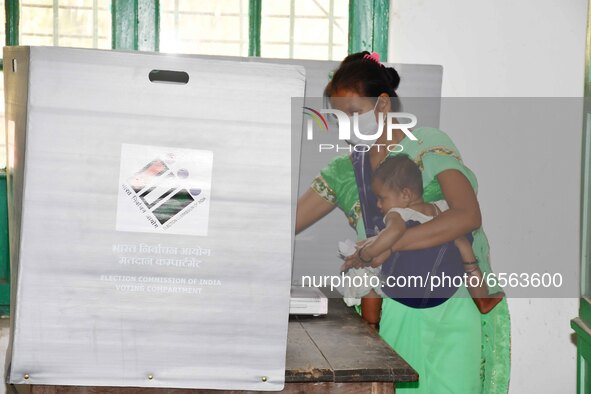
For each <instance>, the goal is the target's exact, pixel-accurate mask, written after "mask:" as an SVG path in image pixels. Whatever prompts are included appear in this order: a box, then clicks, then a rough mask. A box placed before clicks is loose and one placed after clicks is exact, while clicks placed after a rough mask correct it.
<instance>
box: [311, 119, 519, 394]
mask: <svg viewBox="0 0 591 394" xmlns="http://www.w3.org/2000/svg"><path fill="white" fill-rule="evenodd" d="M413 135H414V136H415V137H416V138H417V140H416V141H415V140H411V139H409V138H408V137H406V138H404V139H403V140H402V141H401V142H400V143H399V144H400V145H401V146H402V147H403V150H402V151H401V152H398V153H391V155H396V154H406V155H408V156H409V157H410V158H411V159H413V160H414V161H415V163H417V165H418V166H419V168H420V169H421V171H422V176H423V188H424V192H423V199H424V201H425V202H433V201H437V200H442V199H444V198H445V197H444V196H443V193H442V191H441V186H440V185H439V182H438V180H437V175H438V174H439V173H441V172H443V171H445V170H457V171H459V172H461V173H462V174H463V175H464V176H465V177H466V178H467V179H468V181H469V182H470V184H471V185H472V187H473V188H474V190H475V191H476V192H477V191H478V183H477V180H476V177H475V176H474V173H473V172H472V171H471V170H470V169H469V168H468V167H466V166H465V165H464V164H463V162H462V158H461V156H460V154H459V151H458V149H457V148H456V146H455V145H454V143H453V142H452V141H451V139H450V138H449V136H448V135H447V134H445V133H444V132H442V131H440V130H438V129H434V128H419V129H416V130H414V131H413ZM311 187H312V189H313V190H315V191H316V192H317V193H318V194H319V195H320V196H321V197H323V198H324V199H326V200H327V201H329V202H331V203H332V204H335V205H337V206H338V207H339V208H340V209H341V210H343V212H344V213H345V215H346V216H347V219H348V221H349V224H350V225H351V226H352V227H353V228H354V229H355V230H356V232H357V237H358V239H365V238H366V233H365V226H364V223H363V217H362V213H361V206H360V200H359V190H358V186H357V183H356V180H355V173H354V169H353V165H352V163H351V160H350V158H349V157H348V156H346V155H345V156H339V157H336V158H334V159H332V161H331V162H330V163H329V164H328V165H327V166H326V167H325V168H324V169H323V170H321V171H320V175H318V176H317V177H316V178H315V179H314V181H313V182H312V185H311ZM472 236H473V238H474V240H473V243H472V248H473V250H474V254H475V256H476V258H477V259H478V262H479V265H480V269H481V271H482V272H483V274H484V275H489V274H491V273H492V270H491V267H490V255H489V244H488V240H487V238H486V235H485V233H484V231H483V229H482V227H481V228H479V229H478V230H475V231H473V232H472ZM489 287H490V288H489V292H490V293H491V294H492V293H495V292H498V291H501V290H502V289H501V288H499V287H498V286H497V287H491V286H489ZM380 336H381V337H382V338H383V339H384V340H385V341H386V342H387V343H388V344H389V345H390V346H392V347H393V348H394V349H395V350H396V351H397V352H398V353H399V354H400V355H401V356H402V357H403V358H404V359H405V360H406V361H407V362H408V363H409V364H410V365H411V366H412V367H413V368H414V369H415V370H417V372H418V373H419V382H414V383H408V384H403V383H399V384H397V386H396V390H397V392H400V393H421V394H422V393H483V394H493V393H507V391H508V386H509V374H510V365H511V361H510V359H511V332H510V317H509V310H508V307H507V301H506V299H503V300H502V301H501V302H500V303H499V304H498V305H497V306H496V307H495V308H494V309H493V310H492V311H490V312H489V313H488V314H486V315H482V314H480V313H479V311H478V309H477V308H476V306H475V304H474V302H473V300H472V299H471V298H470V295H469V293H468V290H467V289H466V287H464V286H462V287H460V289H459V290H458V291H457V292H456V294H455V295H454V296H453V297H452V298H450V299H448V300H447V301H446V302H444V303H443V304H441V305H438V306H435V307H432V308H424V309H415V308H411V307H408V306H405V305H403V304H401V303H399V302H397V301H394V300H392V299H389V298H385V299H384V301H383V304H382V317H381V322H380Z"/></svg>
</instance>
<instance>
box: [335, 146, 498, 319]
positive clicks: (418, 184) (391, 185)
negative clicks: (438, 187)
mask: <svg viewBox="0 0 591 394" xmlns="http://www.w3.org/2000/svg"><path fill="white" fill-rule="evenodd" d="M422 182H423V181H422V175H421V171H420V169H419V168H418V166H417V165H416V164H415V163H414V162H413V161H412V160H411V159H410V158H408V156H406V155H403V154H401V155H397V156H393V157H388V158H387V159H386V160H384V162H382V163H381V164H380V166H379V167H378V168H377V169H376V171H375V173H374V175H373V179H372V190H373V192H374V194H375V196H376V198H377V206H378V208H379V209H380V211H381V212H382V213H383V215H384V224H385V228H384V229H383V230H382V231H380V233H379V234H378V235H377V236H375V237H372V238H370V239H368V240H367V242H365V243H364V244H363V246H361V247H360V248H359V249H357V250H356V252H355V253H353V254H351V255H349V256H348V257H346V261H345V263H344V264H343V268H347V267H351V266H362V267H364V268H359V269H356V268H352V269H350V270H349V271H348V275H352V276H367V277H372V276H376V275H377V274H378V271H376V268H374V267H371V265H372V261H373V260H374V259H376V258H378V257H380V260H382V261H383V260H384V259H385V258H386V257H387V256H389V255H390V254H391V252H392V247H393V246H394V244H395V243H396V242H397V241H398V240H399V239H400V238H401V237H402V235H403V234H404V232H405V231H406V229H407V227H408V226H409V225H411V224H412V222H418V223H414V224H419V223H425V222H427V221H429V220H431V219H433V218H434V217H436V216H437V215H439V214H440V213H441V212H443V211H445V210H447V209H448V208H449V207H448V205H447V203H446V201H445V200H440V201H436V202H433V203H425V202H424V201H423V198H422V195H423V183H422ZM454 244H455V246H456V247H457V248H458V250H459V254H458V253H457V251H450V254H449V255H450V256H451V257H452V258H453V256H456V260H455V261H452V262H451V265H450V263H447V267H451V266H452V265H453V266H455V267H458V268H459V266H460V265H461V262H460V261H457V259H459V258H460V256H461V260H462V262H463V269H462V268H459V270H460V272H464V273H465V274H466V277H467V279H468V280H467V281H466V282H467V287H468V291H469V292H470V295H471V296H472V298H473V300H474V302H475V303H476V306H477V307H478V309H479V310H480V312H481V313H488V312H489V311H490V310H492V309H493V308H494V306H495V305H496V304H498V303H499V302H500V301H501V299H502V298H503V296H504V293H502V292H499V293H495V294H492V295H490V296H489V294H488V287H487V286H486V283H484V281H481V280H480V279H481V278H482V272H481V271H480V268H479V267H478V261H477V260H476V257H475V255H474V252H473V251H472V245H471V243H470V241H469V240H468V239H467V238H466V237H460V238H458V239H456V240H455V242H454ZM451 252H454V253H456V254H453V253H451ZM413 263H416V264H413V265H414V266H415V268H414V269H419V270H422V271H425V269H424V268H421V267H417V264H420V263H422V262H421V261H418V259H417V261H416V262H415V261H413ZM433 264H434V262H432V263H431V265H433ZM384 265H386V264H384ZM352 270H353V271H352ZM383 270H384V266H382V271H383ZM448 271H453V270H448ZM432 272H433V271H432ZM456 272H458V271H457V270H456ZM472 276H476V277H477V278H478V280H471V279H470V278H471V277H472ZM481 282H482V283H481ZM472 283H474V284H475V283H479V284H480V283H481V285H479V286H472V285H471V284H472ZM356 291H357V294H356V295H357V296H361V297H363V298H361V312H362V316H363V318H364V319H365V320H366V321H367V322H368V323H370V324H371V325H373V326H374V327H377V324H378V322H379V316H380V312H381V297H383V296H384V293H383V292H382V291H381V289H379V288H377V287H374V288H371V287H369V288H359V289H357V290H356ZM347 295H349V297H351V292H350V291H348V290H347V289H346V290H345V296H346V297H347ZM346 301H347V299H346ZM349 301H350V300H349ZM441 302H444V300H443V301H441ZM348 303H351V302H348ZM407 305H408V304H407ZM423 305H425V304H424V303H423ZM418 307H425V306H418ZM426 307H429V305H428V304H427V306H426Z"/></svg>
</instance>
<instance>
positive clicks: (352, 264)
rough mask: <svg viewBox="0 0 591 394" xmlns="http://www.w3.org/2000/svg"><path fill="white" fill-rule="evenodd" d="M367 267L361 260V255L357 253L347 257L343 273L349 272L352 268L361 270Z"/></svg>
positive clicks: (342, 267) (342, 266)
mask: <svg viewBox="0 0 591 394" xmlns="http://www.w3.org/2000/svg"><path fill="white" fill-rule="evenodd" d="M365 266H366V264H364V263H363V262H362V261H361V260H360V259H359V255H358V254H357V253H353V254H352V255H351V256H349V257H347V258H346V259H345V262H344V263H343V265H341V272H347V271H349V270H350V269H351V268H361V267H365Z"/></svg>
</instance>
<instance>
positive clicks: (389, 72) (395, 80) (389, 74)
mask: <svg viewBox="0 0 591 394" xmlns="http://www.w3.org/2000/svg"><path fill="white" fill-rule="evenodd" d="M384 73H385V74H386V79H387V80H388V83H389V84H390V86H392V89H394V90H397V89H398V85H400V75H399V74H398V71H396V70H395V69H394V68H393V67H385V66H384Z"/></svg>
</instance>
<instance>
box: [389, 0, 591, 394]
mask: <svg viewBox="0 0 591 394" xmlns="http://www.w3.org/2000/svg"><path fill="white" fill-rule="evenodd" d="M586 24H587V0H568V1H564V0H520V1H513V0H481V1H472V0H453V1H451V0H395V1H392V2H391V15H390V37H389V58H388V61H390V62H396V63H424V64H440V65H443V68H444V71H443V96H444V97H446V96H447V97H539V96H543V97H563V96H567V97H580V96H582V95H583V83H584V60H585V59H584V57H585V35H586ZM402 78H404V76H402ZM403 81H404V79H403ZM441 127H442V128H443V129H444V130H445V131H447V132H448V133H449V134H450V135H452V137H453V138H454V139H455V140H456V142H457V144H458V146H459V148H460V149H461V150H462V145H464V146H465V145H466V144H468V145H470V140H469V139H466V138H463V137H462V136H457V135H454V131H453V130H446V119H445V118H442V123H441ZM576 138H580V137H579V136H576ZM472 144H473V142H472ZM571 148H573V149H574V148H576V147H571ZM483 152H484V151H483ZM462 153H463V155H464V159H465V161H466V162H467V164H468V165H469V166H471V167H472V168H473V169H474V170H475V172H476V174H477V175H478V177H479V181H480V184H481V190H480V191H481V193H480V196H479V199H480V201H481V206H482V211H483V219H484V226H485V228H486V229H487V234H488V236H489V239H490V242H491V255H492V257H493V268H494V269H495V270H496V271H497V272H498V271H499V269H502V268H503V263H505V264H506V262H504V261H503V259H502V257H506V256H515V255H517V256H519V257H525V256H527V251H525V250H522V249H523V248H521V249H520V246H519V245H517V246H516V245H515V243H513V244H512V243H511V242H507V241H508V239H507V237H508V236H509V235H507V234H508V233H507V231H506V227H505V224H504V223H499V220H502V219H503V215H500V214H499V213H501V210H502V209H503V208H502V207H503V205H502V201H500V199H497V198H496V197H498V196H499V195H500V194H501V193H506V192H507V190H503V188H502V186H503V185H502V183H501V182H502V180H501V178H500V177H499V176H496V177H495V175H494V174H491V172H490V171H488V172H487V171H486V169H485V168H483V166H482V165H481V163H479V160H481V159H480V157H479V156H478V155H477V154H476V153H475V152H467V151H465V150H464V151H463V152H462ZM577 160H578V158H577ZM569 165H570V164H569ZM571 168H572V167H571ZM503 170H504V171H510V169H508V168H504V169H503ZM572 170H573V171H574V172H573V181H572V184H573V185H575V186H573V187H572V188H571V189H569V190H568V196H567V198H568V200H569V202H574V203H575V205H576V208H575V209H573V210H571V211H569V212H570V215H571V216H570V217H569V220H571V221H572V222H573V223H572V225H573V227H572V228H577V226H578V216H577V215H576V214H577V213H578V198H579V189H578V171H579V168H578V166H575V167H574V168H572ZM497 186H498V189H497ZM485 190H486V191H485ZM496 190H499V191H498V192H496ZM530 192H531V191H530V190H524V191H517V193H522V194H523V197H525V198H527V197H529V196H530V195H531V194H529V193H530ZM525 194H527V195H525ZM571 200H572V201H571ZM505 219H506V218H505ZM572 228H571V230H570V231H573V230H572ZM504 229H505V230H504ZM535 231H536V230H534V233H533V235H531V237H532V239H533V240H534V241H536V240H537V241H538V242H542V239H543V235H541V233H536V232H535ZM574 231H576V230H574ZM576 236H577V237H578V231H577V234H576ZM577 242H578V239H576V240H575V242H572V241H571V242H569V244H568V245H569V247H568V250H566V251H565V252H566V253H567V255H568V257H567V258H568V259H569V261H570V262H571V263H572V264H576V260H578V248H577V246H576V245H577ZM540 245H542V244H541V243H540ZM499 257H501V258H499ZM495 259H496V260H495ZM499 267H500V268H499ZM514 271H518V270H514ZM509 308H510V311H511V321H512V339H513V343H512V363H513V366H512V376H511V387H510V392H511V393H534V392H535V393H559V392H560V393H574V392H575V390H576V389H575V387H576V347H575V345H574V344H573V340H572V332H573V331H572V329H571V328H570V323H569V321H570V319H571V318H573V317H575V316H576V315H577V309H578V299H575V298H566V299H557V298H549V299H548V298H546V299H531V298H530V299H517V298H511V299H509Z"/></svg>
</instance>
